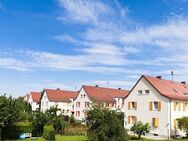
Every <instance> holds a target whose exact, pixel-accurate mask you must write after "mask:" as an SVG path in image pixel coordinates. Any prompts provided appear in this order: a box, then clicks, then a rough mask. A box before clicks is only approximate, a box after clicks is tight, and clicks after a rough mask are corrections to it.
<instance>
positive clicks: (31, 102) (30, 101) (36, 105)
mask: <svg viewBox="0 0 188 141" xmlns="http://www.w3.org/2000/svg"><path fill="white" fill-rule="evenodd" d="M27 102H28V103H29V104H30V105H31V110H32V111H36V110H37V109H39V103H37V102H34V101H33V99H32V96H31V94H30V95H29V99H28V101H27Z"/></svg>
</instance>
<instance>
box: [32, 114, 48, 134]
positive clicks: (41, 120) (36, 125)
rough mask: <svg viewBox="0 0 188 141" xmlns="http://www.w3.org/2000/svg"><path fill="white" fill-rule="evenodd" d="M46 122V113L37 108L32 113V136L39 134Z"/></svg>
mask: <svg viewBox="0 0 188 141" xmlns="http://www.w3.org/2000/svg"><path fill="white" fill-rule="evenodd" d="M46 123H47V116H46V113H42V112H40V111H39V110H38V111H36V112H35V113H34V115H33V122H32V127H33V133H32V134H33V135H34V136H41V135H42V133H43V128H44V125H45V124H46Z"/></svg>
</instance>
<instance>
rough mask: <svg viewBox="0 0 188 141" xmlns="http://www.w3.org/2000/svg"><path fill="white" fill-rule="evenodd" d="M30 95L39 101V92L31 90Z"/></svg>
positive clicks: (35, 100)
mask: <svg viewBox="0 0 188 141" xmlns="http://www.w3.org/2000/svg"><path fill="white" fill-rule="evenodd" d="M31 97H32V99H33V101H34V102H37V103H39V101H40V97H41V93H40V92H31Z"/></svg>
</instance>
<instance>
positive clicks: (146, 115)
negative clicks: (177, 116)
mask: <svg viewBox="0 0 188 141" xmlns="http://www.w3.org/2000/svg"><path fill="white" fill-rule="evenodd" d="M148 89H149V90H150V93H149V94H138V90H148ZM129 101H130V102H131V101H135V102H137V110H129V109H128V102H129ZM150 101H160V102H161V111H150V110H149V102H150ZM124 102H125V106H124V107H125V128H127V129H130V127H131V126H132V124H127V123H128V116H137V120H138V121H142V122H143V123H147V122H148V123H150V125H151V131H150V133H151V134H158V135H161V136H166V137H167V136H169V132H170V131H169V129H170V127H169V110H168V109H169V99H167V98H165V97H163V96H162V95H160V94H159V93H158V92H157V91H156V90H155V89H154V88H153V87H152V86H151V85H150V84H149V83H148V82H147V81H146V80H145V79H144V78H142V79H141V80H140V81H139V82H138V84H137V85H136V86H135V88H134V89H133V90H132V92H131V93H130V94H129V96H128V97H127V98H126V99H125V101H124ZM152 118H158V119H159V127H158V128H154V127H153V126H152Z"/></svg>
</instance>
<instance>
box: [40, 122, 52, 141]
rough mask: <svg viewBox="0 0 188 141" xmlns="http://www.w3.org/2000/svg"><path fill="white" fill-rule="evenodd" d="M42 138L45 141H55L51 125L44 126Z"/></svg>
mask: <svg viewBox="0 0 188 141" xmlns="http://www.w3.org/2000/svg"><path fill="white" fill-rule="evenodd" d="M42 137H43V138H45V139H46V140H48V141H49V140H55V129H54V128H53V126H51V125H45V126H44V130H43V134H42Z"/></svg>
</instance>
